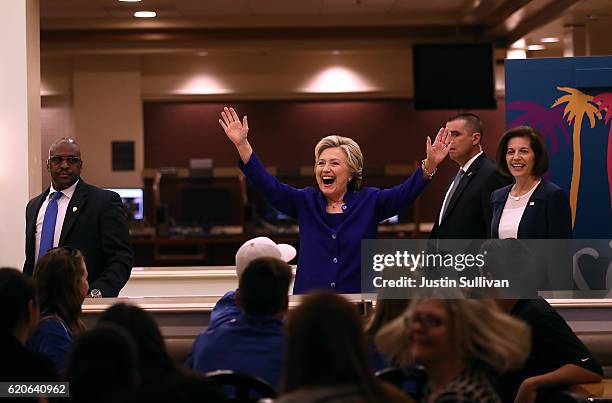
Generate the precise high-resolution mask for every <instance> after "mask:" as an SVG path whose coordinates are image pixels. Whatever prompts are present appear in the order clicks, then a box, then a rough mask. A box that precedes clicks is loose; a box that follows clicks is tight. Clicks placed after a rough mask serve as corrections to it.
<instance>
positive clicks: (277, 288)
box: [236, 257, 292, 315]
mask: <svg viewBox="0 0 612 403" xmlns="http://www.w3.org/2000/svg"><path fill="white" fill-rule="evenodd" d="M291 278H292V273H291V267H290V266H289V265H288V264H287V263H285V262H283V261H282V260H280V259H275V258H271V257H263V258H259V259H255V260H253V261H252V262H251V263H249V265H248V266H247V267H246V268H245V269H244V272H243V273H242V276H241V277H240V280H239V282H238V292H237V294H236V298H237V300H238V302H239V305H240V307H241V308H242V310H243V311H244V312H245V313H247V314H249V315H276V314H279V313H281V312H283V311H284V310H286V309H287V305H288V298H289V297H288V295H287V294H288V293H289V286H290V285H291Z"/></svg>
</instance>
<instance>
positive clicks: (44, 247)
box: [38, 192, 64, 259]
mask: <svg viewBox="0 0 612 403" xmlns="http://www.w3.org/2000/svg"><path fill="white" fill-rule="evenodd" d="M63 195H64V194H63V193H62V192H53V193H51V196H50V197H49V204H47V210H45V218H44V220H43V226H42V231H41V232H40V247H39V248H38V258H39V259H40V258H41V257H43V256H44V254H45V253H47V251H48V250H49V249H51V248H52V247H53V236H54V235H55V221H56V220H57V200H58V199H59V198H60V197H62V196H63Z"/></svg>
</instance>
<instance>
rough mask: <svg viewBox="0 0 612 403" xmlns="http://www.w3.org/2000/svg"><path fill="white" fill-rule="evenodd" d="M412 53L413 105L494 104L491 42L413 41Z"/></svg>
mask: <svg viewBox="0 0 612 403" xmlns="http://www.w3.org/2000/svg"><path fill="white" fill-rule="evenodd" d="M412 53H413V60H414V63H413V64H414V68H413V71H414V106H415V108H416V109H454V110H465V109H492V108H495V107H496V99H495V71H494V58H493V45H492V44H491V43H452V44H422V45H414V46H413V47H412Z"/></svg>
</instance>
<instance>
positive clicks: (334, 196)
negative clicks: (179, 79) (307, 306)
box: [219, 108, 450, 294]
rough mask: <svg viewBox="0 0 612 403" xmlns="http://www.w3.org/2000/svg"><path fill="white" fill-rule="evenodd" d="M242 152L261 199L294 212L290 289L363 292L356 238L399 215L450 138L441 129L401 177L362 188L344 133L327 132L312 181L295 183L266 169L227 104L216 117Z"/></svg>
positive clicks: (354, 148)
mask: <svg viewBox="0 0 612 403" xmlns="http://www.w3.org/2000/svg"><path fill="white" fill-rule="evenodd" d="M219 123H220V124H221V127H222V128H223V130H224V131H225V133H226V135H227V137H228V138H229V139H230V140H231V141H232V143H234V145H235V146H236V149H237V150H238V153H239V154H240V163H239V166H240V169H241V170H242V172H243V173H244V174H245V175H246V177H247V178H248V179H249V181H250V182H251V183H252V184H253V185H254V186H255V188H257V190H258V191H259V192H260V193H262V195H263V196H264V197H265V198H266V199H267V201H268V202H269V203H270V204H272V205H273V206H274V207H275V208H276V209H278V210H280V211H281V212H283V213H285V214H287V215H289V216H292V217H294V218H296V219H297V221H298V223H299V228H300V252H299V257H298V270H297V274H296V278H295V284H294V288H293V292H294V293H296V294H301V293H305V292H308V291H311V290H314V289H320V288H328V289H334V290H336V291H337V292H342V293H359V292H361V275H360V259H361V240H362V239H371V238H375V237H376V231H377V228H378V223H379V222H380V221H382V220H384V219H386V218H388V217H391V216H394V215H396V214H398V212H399V211H400V210H401V209H403V208H404V207H405V206H406V205H407V204H410V203H412V202H413V201H414V200H415V199H416V198H417V197H418V196H419V194H421V192H422V191H423V189H424V188H425V185H426V184H427V182H428V181H429V180H430V179H431V178H432V177H433V174H434V173H435V171H436V169H437V166H438V164H439V163H440V162H442V161H443V160H444V158H445V157H446V156H447V154H448V150H447V148H446V147H447V145H448V141H449V140H450V137H449V136H448V133H447V132H446V131H445V129H440V131H439V132H438V135H437V136H436V138H435V140H434V141H433V143H432V141H431V139H430V138H429V137H428V138H427V140H426V152H427V158H425V159H424V160H423V162H422V164H421V166H420V167H419V168H418V169H417V170H416V172H415V173H413V174H412V175H411V176H409V177H408V178H407V179H406V180H405V181H404V182H403V183H401V184H399V185H396V186H394V187H392V188H389V189H384V190H382V189H378V188H373V187H366V188H360V183H361V174H362V169H363V155H362V153H361V150H360V148H359V146H358V145H357V143H356V142H355V141H353V140H351V139H350V138H347V137H341V136H328V137H325V138H323V139H322V140H321V141H319V143H318V144H317V146H316V147H315V167H314V171H315V178H316V181H317V185H318V186H317V188H315V187H306V188H303V189H296V188H294V187H292V186H289V185H287V184H285V183H282V182H280V181H279V180H278V179H277V178H275V177H274V176H272V175H270V174H269V173H268V171H267V170H266V169H265V167H264V165H263V164H262V163H261V161H260V160H259V158H258V157H257V155H256V154H255V153H254V151H253V148H252V147H251V145H250V143H249V141H248V139H247V134H248V131H249V126H248V120H247V117H246V116H245V117H244V118H243V120H242V121H241V120H240V119H239V118H238V115H237V113H236V111H234V109H233V108H224V110H223V111H222V112H221V119H219Z"/></svg>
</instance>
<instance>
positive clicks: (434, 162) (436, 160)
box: [425, 127, 451, 172]
mask: <svg viewBox="0 0 612 403" xmlns="http://www.w3.org/2000/svg"><path fill="white" fill-rule="evenodd" d="M450 142H451V137H450V133H449V131H448V130H447V129H446V128H445V127H442V128H440V130H439V131H438V134H437V135H436V138H435V139H434V142H433V143H432V142H431V138H430V137H429V136H427V142H426V144H427V145H426V152H427V159H426V161H425V164H426V165H427V170H429V171H430V172H433V171H434V170H435V169H436V168H437V167H438V164H440V163H441V162H442V161H444V158H446V156H447V155H448V145H449V143H450Z"/></svg>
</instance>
